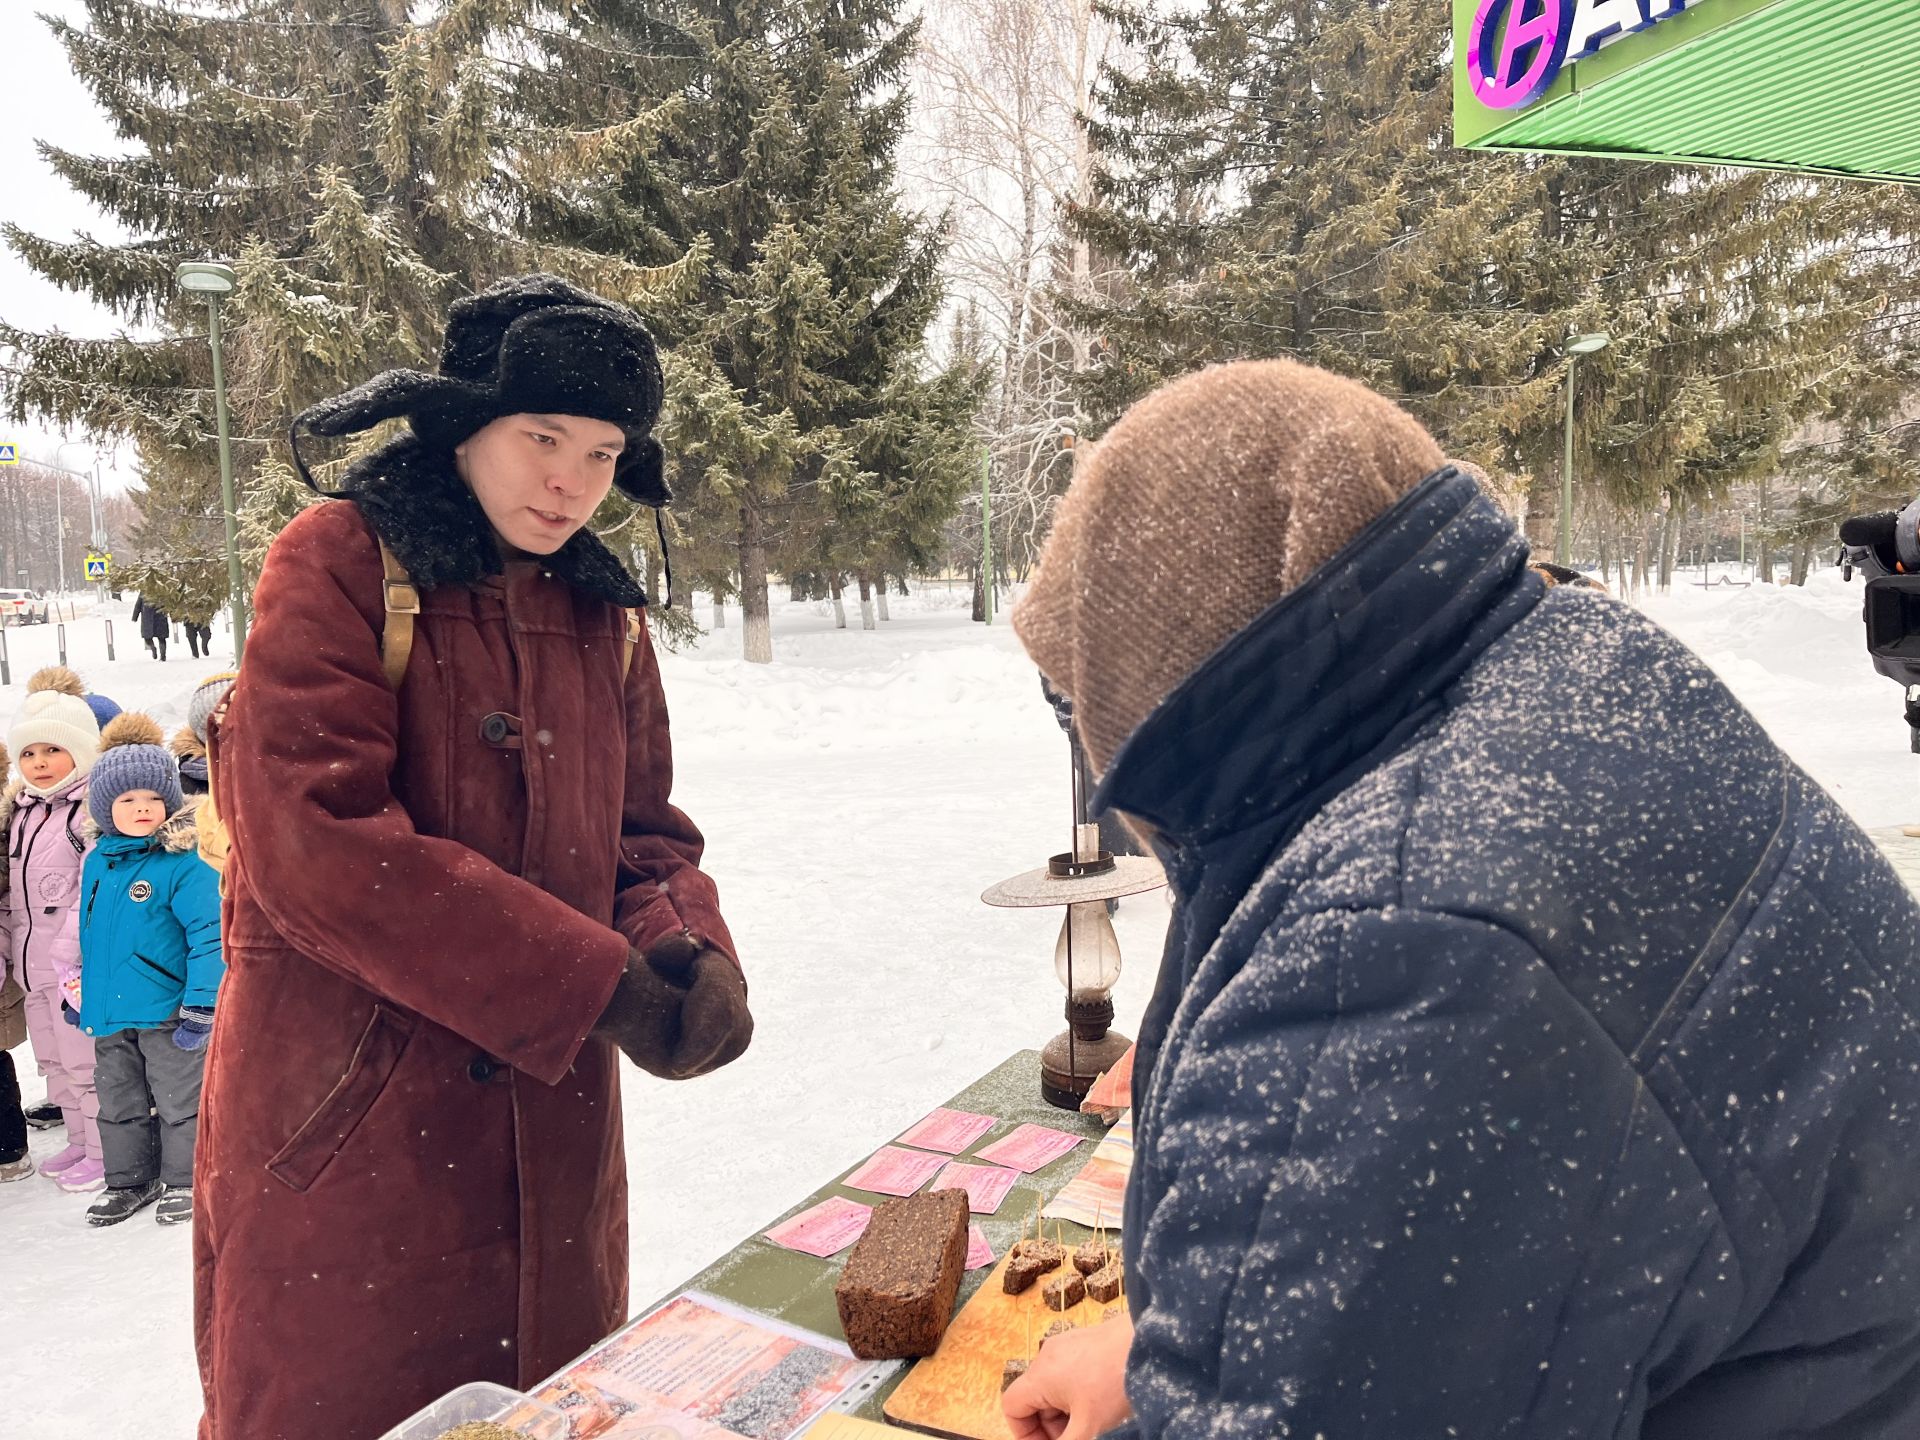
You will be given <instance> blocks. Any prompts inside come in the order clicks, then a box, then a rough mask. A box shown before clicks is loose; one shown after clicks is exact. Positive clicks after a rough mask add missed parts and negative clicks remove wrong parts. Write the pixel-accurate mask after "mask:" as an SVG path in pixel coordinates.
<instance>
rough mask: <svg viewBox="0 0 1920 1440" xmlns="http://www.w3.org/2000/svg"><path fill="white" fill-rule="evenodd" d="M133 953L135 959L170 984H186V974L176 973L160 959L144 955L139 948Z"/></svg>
mask: <svg viewBox="0 0 1920 1440" xmlns="http://www.w3.org/2000/svg"><path fill="white" fill-rule="evenodd" d="M132 954H133V958H134V959H136V960H138V961H139V962H140V963H141V964H142V965H144V966H146V967H147V969H149V970H151V971H152V972H153V973H154V974H155V975H158V976H159V977H160V978H161V979H162V980H164V981H166V982H167V983H168V984H169V985H184V984H186V983H187V977H186V976H185V975H181V974H178V973H176V972H175V971H172V970H169V969H168V968H167V967H166V966H164V965H162V964H161V963H160V962H159V961H158V960H149V959H148V958H147V957H146V956H144V955H142V954H141V953H140V952H139V951H138V950H135V951H133V952H132Z"/></svg>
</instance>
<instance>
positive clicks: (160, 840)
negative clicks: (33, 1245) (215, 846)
mask: <svg viewBox="0 0 1920 1440" xmlns="http://www.w3.org/2000/svg"><path fill="white" fill-rule="evenodd" d="M162 739H163V736H162V732H161V730H160V727H159V726H158V725H157V724H156V723H154V721H153V720H151V719H150V718H148V717H147V716H145V715H140V714H137V713H127V714H123V715H120V716H118V717H116V718H115V719H114V720H112V721H111V722H109V723H108V725H107V728H106V729H105V730H104V731H103V732H102V733H101V736H100V759H99V760H98V761H96V762H95V767H94V772H93V779H92V782H91V785H90V788H89V790H88V792H87V807H88V814H89V815H90V816H91V818H92V821H93V824H94V826H96V827H97V828H98V829H99V831H100V838H99V840H98V842H97V843H96V844H95V845H94V847H93V849H92V850H91V851H90V852H89V853H88V855H87V859H86V864H85V867H84V868H83V870H82V872H81V877H80V903H79V905H78V906H76V907H75V911H74V915H75V920H74V923H75V924H76V925H77V927H78V931H79V942H80V944H79V953H80V977H79V982H80V983H79V992H80V1007H79V1011H78V1013H77V1015H75V1016H73V1017H72V1018H73V1020H74V1022H75V1023H77V1024H78V1025H79V1026H80V1028H81V1029H83V1030H85V1031H86V1032H87V1034H89V1035H91V1036H92V1037H93V1039H94V1046H95V1056H96V1058H95V1066H94V1083H95V1086H96V1088H97V1090H98V1092H99V1097H100V1140H101V1149H102V1151H103V1154H104V1158H105V1161H106V1171H107V1186H108V1188H107V1191H106V1193H105V1194H103V1195H102V1196H101V1197H100V1199H99V1200H98V1201H96V1202H95V1204H94V1205H93V1207H92V1208H91V1209H89V1210H88V1211H87V1219H88V1221H89V1222H90V1223H91V1224H94V1225H116V1224H118V1223H120V1222H121V1221H123V1220H126V1219H129V1218H131V1217H132V1216H133V1215H134V1214H136V1213H137V1212H138V1211H140V1210H143V1209H145V1208H146V1207H147V1206H148V1205H156V1210H155V1218H156V1219H157V1220H158V1221H159V1222H160V1223H161V1224H162V1225H178V1224H182V1223H184V1222H186V1221H189V1220H191V1219H192V1218H193V1150H194V1140H195V1137H196V1135H197V1132H198V1128H199V1116H200V1079H201V1074H202V1072H203V1071H204V1069H205V1067H206V1046H207V1042H208V1039H209V1038H210V1036H211V1035H212V1031H213V1014H214V1002H215V1000H216V998H217V997H218V995H219V991H220V981H221V979H222V977H223V976H224V975H225V974H226V965H225V963H224V962H223V961H222V959H221V955H220V886H219V877H218V876H217V875H216V873H215V872H214V870H213V868H212V867H211V866H209V865H208V864H207V863H206V862H205V861H204V860H202V859H201V858H200V855H199V852H198V836H197V834H196V832H195V828H194V813H193V808H192V807H191V806H190V805H188V804H187V803H186V802H185V799H184V797H183V796H182V794H181V789H180V770H179V764H178V762H177V761H176V760H175V758H174V756H173V753H172V752H171V751H170V750H168V749H167V748H166V747H165V746H164V745H163V744H162V743H161V742H162Z"/></svg>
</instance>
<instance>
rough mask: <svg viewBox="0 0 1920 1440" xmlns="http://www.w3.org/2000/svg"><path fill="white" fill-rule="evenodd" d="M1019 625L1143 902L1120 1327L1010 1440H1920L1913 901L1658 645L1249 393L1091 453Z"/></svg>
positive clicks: (1803, 781) (1501, 522)
mask: <svg viewBox="0 0 1920 1440" xmlns="http://www.w3.org/2000/svg"><path fill="white" fill-rule="evenodd" d="M1013 618H1014V626H1015V628H1016V630H1017V631H1018V632H1019V634H1020V636H1021V639H1022V640H1023V641H1024V642H1025V644H1026V646H1027V648H1028V651H1029V652H1030V653H1031V654H1032V656H1033V658H1034V660H1035V662H1036V663H1037V664H1038V665H1039V667H1040V669H1041V671H1042V672H1043V673H1044V674H1045V675H1046V676H1047V678H1048V679H1049V681H1050V682H1051V683H1052V684H1053V685H1054V686H1056V687H1057V688H1058V689H1060V690H1061V691H1063V692H1064V693H1065V694H1066V695H1067V696H1068V697H1069V698H1070V699H1071V700H1072V702H1073V713H1074V723H1075V724H1076V726H1078V727H1079V730H1080V733H1081V736H1082V739H1083V740H1084V742H1085V744H1086V748H1087V751H1088V755H1089V758H1090V760H1091V761H1092V763H1093V766H1094V768H1095V770H1096V771H1097V772H1098V774H1099V776H1100V788H1099V790H1098V791H1097V792H1096V795H1095V803H1096V805H1101V806H1112V807H1114V808H1116V809H1118V810H1120V811H1122V812H1123V813H1124V814H1125V815H1126V816H1127V817H1128V819H1129V823H1131V824H1132V825H1133V826H1135V828H1136V829H1138V830H1140V831H1142V832H1144V833H1146V834H1147V835H1150V836H1151V837H1152V841H1153V845H1154V848H1155V850H1156V851H1157V853H1158V854H1159V855H1160V856H1161V858H1162V859H1163V861H1164V862H1165V864H1166V867H1167V872H1168V877H1169V880H1170V882H1171V885H1172V888H1173V891H1174V895H1175V901H1176V904H1175V910H1174V914H1173V916H1172V921H1171V925H1170V929H1169V934H1168V941H1167V948H1166V952H1165V954H1164V956H1163V958H1162V961H1161V967H1160V972H1159V977H1158V981H1157V984H1156V988H1155V991H1154V996H1153V999H1152V1001H1151V1002H1150V1004H1149V1006H1148V1009H1147V1012H1146V1016H1145V1018H1144V1021H1143V1023H1142V1025H1141V1027H1140V1042H1139V1044H1140V1049H1139V1054H1138V1057H1137V1060H1136V1066H1135V1071H1134V1076H1135V1080H1134V1127H1135V1128H1134V1140H1135V1160H1134V1167H1133V1171H1132V1175H1131V1178H1130V1182H1129V1188H1128V1192H1127V1197H1126V1210H1125V1218H1124V1222H1123V1235H1124V1243H1123V1252H1124V1255H1125V1265H1126V1280H1127V1285H1128V1290H1127V1303H1128V1309H1129V1314H1130V1318H1131V1324H1128V1323H1126V1322H1124V1321H1116V1322H1115V1323H1114V1324H1112V1325H1101V1326H1092V1327H1088V1328H1087V1329H1085V1330H1082V1331H1075V1332H1071V1333H1069V1334H1066V1335H1063V1336H1060V1337H1058V1338H1056V1339H1053V1340H1050V1341H1048V1342H1047V1344H1046V1346H1045V1348H1044V1349H1043V1350H1042V1351H1041V1352H1040V1355H1039V1357H1038V1358H1037V1359H1036V1361H1035V1363H1034V1365H1033V1367H1032V1369H1031V1370H1030V1371H1029V1373H1028V1374H1027V1376H1026V1377H1025V1379H1023V1380H1021V1381H1019V1382H1017V1383H1016V1384H1015V1385H1014V1386H1013V1387H1012V1388H1011V1389H1009V1390H1008V1391H1007V1393H1006V1396H1005V1397H1004V1398H1005V1406H1006V1410H1007V1412H1008V1418H1009V1421H1010V1422H1011V1428H1012V1433H1013V1434H1014V1435H1015V1436H1016V1437H1021V1440H1026V1437H1039V1436H1046V1437H1049V1440H1088V1437H1091V1436H1094V1435H1097V1434H1102V1433H1109V1432H1111V1433H1114V1434H1117V1435H1120V1436H1123V1437H1127V1440H1279V1437H1292V1440H1314V1437H1323V1440H1427V1437H1433V1440H1440V1437H1458V1440H1913V1437H1914V1436H1920V906H1916V904H1915V902H1914V899H1913V897H1912V896H1911V895H1909V894H1908V892H1907V890H1906V889H1905V887H1904V886H1903V885H1902V884H1901V882H1900V880H1899V878H1898V877H1897V876H1896V875H1895V874H1894V871H1893V869H1892V867H1891V866H1890V865H1889V864H1888V863H1887V862H1886V860H1885V858H1884V857H1883V856H1881V854H1880V853H1879V852H1878V851H1877V850H1876V848H1875V847H1874V845H1873V844H1872V843H1871V842H1870V841H1869V839H1868V838H1867V837H1866V836H1865V835H1864V834H1862V832H1861V831H1860V830H1859V829H1858V828H1857V827H1856V826H1855V825H1854V824H1853V823H1852V822H1851V821H1850V820H1849V819H1848V818H1847V817H1846V816H1845V815H1844V814H1842V813H1841V811H1840V809H1839V808H1838V807H1837V806H1836V805H1835V804H1834V803H1833V801H1832V799H1831V798H1830V797H1828V796H1827V794H1826V793H1825V792H1824V791H1822V790H1821V789H1820V787H1819V786H1818V785H1816V784H1815V783H1814V782H1813V781H1811V780H1810V779H1809V778H1808V777H1807V776H1806V775H1805V774H1804V773H1802V771H1801V770H1800V769H1799V768H1798V767H1797V766H1796V765H1795V764H1794V763H1793V762H1792V761H1791V760H1789V759H1788V758H1787V757H1786V756H1785V755H1784V754H1782V753H1781V751H1780V750H1779V748H1778V747H1777V746H1775V745H1774V744H1773V742H1772V741H1771V740H1770V739H1769V738H1768V736H1767V735H1766V733H1765V732H1764V731H1763V730H1762V729H1761V727H1760V726H1759V724H1758V723H1756V721H1755V720H1754V718H1753V717H1752V716H1751V715H1749V714H1748V713H1747V712H1746V711H1745V710H1744V709H1743V708H1742V707H1741V706H1740V704H1739V702H1738V701H1736V700H1735V699H1734V697H1733V696H1732V694H1730V693H1729V692H1728V691H1727V689H1726V687H1725V686H1724V685H1722V684H1721V683H1720V681H1719V680H1718V679H1716V678H1715V676H1714V675H1713V673H1712V672H1711V671H1710V670H1708V669H1707V667H1706V666H1705V665H1703V664H1702V663H1701V662H1700V661H1699V660H1698V659H1697V658H1696V657H1695V656H1694V655H1693V654H1692V653H1691V652H1690V651H1689V650H1687V648H1686V647H1685V646H1683V645H1681V644H1680V643H1679V642H1677V641H1676V640H1674V639H1673V638H1672V637H1670V636H1669V635H1667V634H1666V633H1665V632H1664V631H1662V630H1661V629H1660V628H1659V627H1658V626H1657V625H1655V624H1653V623H1652V622H1651V621H1649V620H1648V619H1646V618H1645V617H1643V616H1642V615H1640V614H1638V613H1637V612H1636V611H1634V610H1633V609H1632V608H1630V607H1629V606H1627V605H1624V604H1621V603H1619V602H1618V601H1615V600H1613V599H1612V598H1610V597H1609V596H1607V595H1605V594H1602V593H1600V592H1599V591H1595V590H1589V589H1584V588H1580V587H1575V586H1568V585H1559V586H1549V585H1548V584H1547V583H1546V581H1545V580H1544V579H1543V578H1542V577H1541V576H1539V575H1538V574H1536V573H1534V572H1533V571H1531V570H1530V569H1528V567H1527V546H1526V543H1525V541H1524V540H1523V539H1522V538H1521V536H1520V535H1519V534H1518V533H1517V532H1516V531H1515V529H1514V526H1513V524H1512V522H1511V521H1510V520H1509V519H1508V518H1507V517H1506V516H1505V515H1504V514H1503V513H1502V512H1501V511H1500V509H1499V507H1498V506H1497V505H1495V504H1494V503H1493V502H1492V500H1491V499H1490V498H1489V497H1488V496H1487V495H1486V494H1485V493H1483V492H1482V491H1481V490H1480V489H1479V487H1477V486H1476V485H1475V484H1474V483H1473V482H1472V481H1471V480H1470V479H1469V478H1468V477H1467V476H1465V475H1464V474H1462V473H1460V472H1459V470H1458V469H1457V468H1455V467H1453V466H1450V465H1448V464H1447V463H1446V461H1445V459H1444V457H1443V453H1442V451H1441V450H1440V448H1439V447H1438V446H1437V445H1436V444H1435V443H1434V442H1433V440H1432V439H1431V438H1430V437H1429V436H1428V435H1427V434H1426V432H1425V431H1424V430H1423V429H1422V428H1421V427H1420V426H1419V425H1418V424H1417V423H1416V422H1415V421H1414V420H1413V419H1412V417H1410V416H1409V415H1407V414H1406V413H1405V412H1403V411H1401V410H1400V409H1398V408H1397V407H1395V406H1394V405H1391V404H1389V403H1388V402H1387V401H1385V400H1383V399H1381V398H1380V397H1378V396H1376V395H1373V394H1371V393H1370V392H1368V391H1366V390H1365V389H1363V388H1362V387H1360V386H1358V385H1356V384H1354V383H1353V382H1351V381H1347V380H1342V379H1338V378H1336V377H1334V376H1331V375H1327V374H1324V373H1322V372H1319V371H1315V370H1310V369H1307V368H1305V367H1303V366H1299V365H1294V364H1290V363H1288V362H1284V361H1263V362H1258V363H1249V364H1240V365H1230V366H1224V367H1221V368H1218V369H1215V370H1210V371H1206V372H1203V373H1201V374H1199V375H1196V376H1191V377H1188V378H1186V379H1183V380H1180V381H1177V382H1175V383H1173V384H1171V385H1169V386H1166V387H1165V388H1163V389H1161V390H1159V391H1157V392H1155V393H1154V394H1153V395H1150V396H1148V397H1147V398H1146V399H1145V400H1143V401H1141V402H1140V403H1139V404H1138V405H1136V406H1135V407H1134V408H1133V409H1132V410H1130V411H1129V412H1128V413H1127V414H1126V416H1125V417H1123V418H1122V419H1121V420H1120V421H1119V422H1118V423H1117V424H1115V425H1114V426H1113V428H1112V429H1111V430H1110V431H1109V432H1108V433H1107V435H1106V436H1105V437H1104V438H1103V439H1101V440H1100V442H1099V443H1098V445H1097V446H1096V447H1095V448H1094V451H1093V453H1092V455H1091V457H1090V458H1089V459H1087V460H1083V461H1082V463H1081V467H1080V471H1079V473H1078V474H1077V476H1076V477H1075V480H1074V483H1073V487H1072V489H1071V490H1070V491H1069V493H1068V495H1067V497H1066V499H1065V501H1064V503H1063V504H1062V506H1061V509H1060V512H1059V514H1058V517H1057V519H1056V523H1055V527H1054V531H1053V534H1052V537H1051V539H1050V540H1049V541H1048V546H1047V550H1046V553H1045V556H1044V557H1043V559H1042V561H1041V565H1040V570H1039V573H1038V575H1037V577H1036V578H1035V580H1034V581H1033V583H1032V585H1031V587H1030V588H1029V591H1028V594H1027V597H1026V599H1025V601H1024V602H1023V604H1022V606H1021V607H1020V608H1019V609H1018V610H1016V611H1015V613H1014V617H1013ZM1861 660H1862V663H1863V664H1864V661H1865V657H1864V656H1862V657H1861ZM1904 773H1905V772H1904V771H1900V770H1896V771H1895V772H1894V773H1892V774H1890V775H1889V777H1888V783H1889V784H1894V783H1897V781H1898V780H1899V779H1900V778H1903V776H1904Z"/></svg>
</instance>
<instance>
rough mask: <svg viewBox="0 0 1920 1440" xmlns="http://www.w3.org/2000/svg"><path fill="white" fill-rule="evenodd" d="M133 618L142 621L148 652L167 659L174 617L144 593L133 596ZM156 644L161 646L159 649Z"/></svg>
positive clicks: (142, 635)
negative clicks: (168, 637)
mask: <svg viewBox="0 0 1920 1440" xmlns="http://www.w3.org/2000/svg"><path fill="white" fill-rule="evenodd" d="M133 618H134V619H135V620H138V621H139V622H140V638H141V639H142V640H144V641H145V642H146V646H147V654H149V655H152V656H155V657H156V658H157V659H161V660H164V659H166V658H167V636H168V635H169V634H170V633H172V630H173V620H172V618H171V617H170V616H168V614H167V612H166V611H164V610H162V609H160V608H159V607H158V606H157V605H155V604H154V603H153V602H152V601H151V600H149V599H147V597H146V596H144V595H136V596H134V597H133ZM156 646H158V647H159V648H158V649H157V650H156V649H155V647H156Z"/></svg>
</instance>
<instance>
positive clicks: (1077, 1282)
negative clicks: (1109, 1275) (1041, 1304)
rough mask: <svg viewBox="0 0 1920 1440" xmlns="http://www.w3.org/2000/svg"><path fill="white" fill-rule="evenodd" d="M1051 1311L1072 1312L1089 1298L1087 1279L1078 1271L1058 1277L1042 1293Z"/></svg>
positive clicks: (1071, 1271) (1048, 1283)
mask: <svg viewBox="0 0 1920 1440" xmlns="http://www.w3.org/2000/svg"><path fill="white" fill-rule="evenodd" d="M1040 1294H1041V1298H1042V1299H1044V1300H1045V1301H1046V1302H1047V1308H1048V1309H1049V1310H1071V1309H1072V1308H1073V1307H1074V1306H1076V1305H1078V1304H1079V1303H1080V1302H1081V1301H1082V1300H1085V1299H1086V1298H1087V1279H1086V1276H1084V1275H1082V1274H1081V1273H1080V1272H1079V1271H1078V1270H1069V1271H1068V1272H1067V1273H1066V1274H1064V1275H1056V1276H1054V1277H1053V1279H1051V1280H1049V1281H1048V1282H1047V1285H1046V1288H1045V1289H1044V1290H1042V1291H1041V1292H1040Z"/></svg>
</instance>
